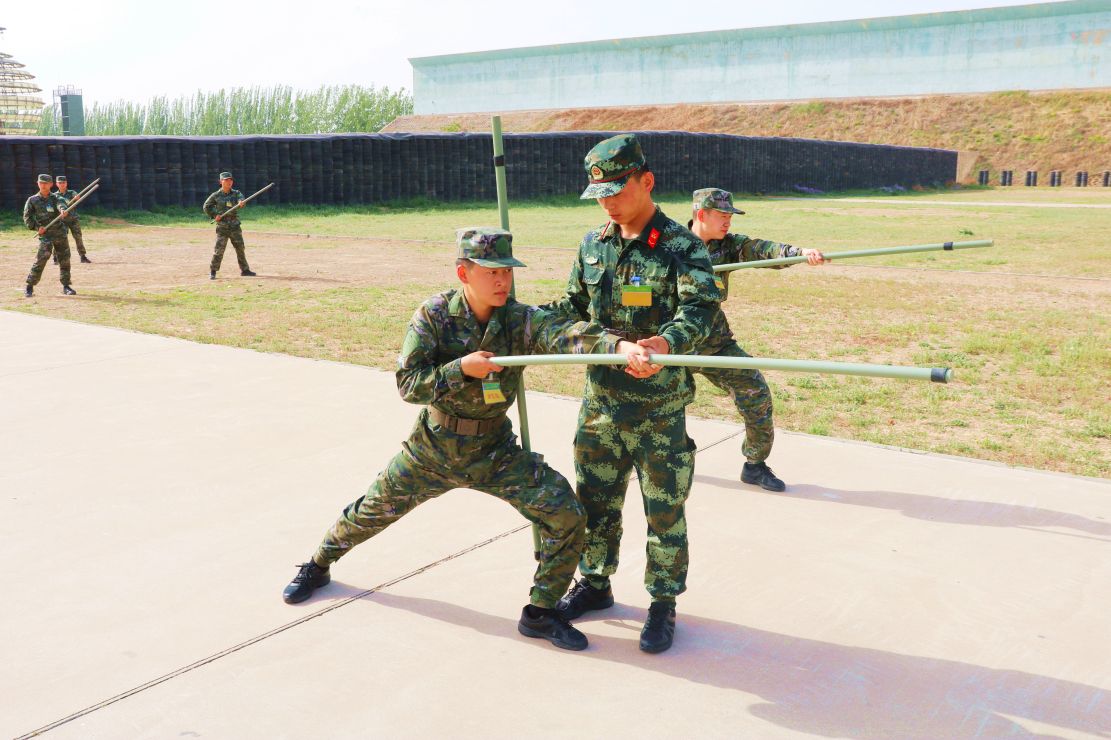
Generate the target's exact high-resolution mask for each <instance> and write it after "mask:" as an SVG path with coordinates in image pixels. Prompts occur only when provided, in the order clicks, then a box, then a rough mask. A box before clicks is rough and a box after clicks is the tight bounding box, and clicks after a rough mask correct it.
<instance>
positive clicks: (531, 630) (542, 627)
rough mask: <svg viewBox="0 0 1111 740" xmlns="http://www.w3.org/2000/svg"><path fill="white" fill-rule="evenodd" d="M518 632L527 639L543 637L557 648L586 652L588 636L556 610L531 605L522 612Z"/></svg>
mask: <svg viewBox="0 0 1111 740" xmlns="http://www.w3.org/2000/svg"><path fill="white" fill-rule="evenodd" d="M517 631H518V632H520V633H521V634H522V635H524V636H525V637H543V638H544V639H545V640H547V641H548V642H550V643H552V644H553V645H555V646H556V647H557V648H563V649H564V650H586V646H587V641H586V635H584V634H583V633H582V632H579V631H578V630H577V629H575V628H574V627H573V626H571V623H570V622H568V621H567V620H566V619H564V618H563V616H562V615H560V613H559V611H558V610H556V609H544V608H542V607H539V606H533V605H532V604H529V605H528V606H526V607H525V608H524V609H522V610H521V620H520V621H519V622H517Z"/></svg>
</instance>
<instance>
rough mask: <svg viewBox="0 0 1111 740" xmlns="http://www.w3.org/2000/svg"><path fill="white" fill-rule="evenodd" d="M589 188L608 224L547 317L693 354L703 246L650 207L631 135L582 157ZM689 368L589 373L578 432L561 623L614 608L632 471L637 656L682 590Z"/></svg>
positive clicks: (666, 626)
mask: <svg viewBox="0 0 1111 740" xmlns="http://www.w3.org/2000/svg"><path fill="white" fill-rule="evenodd" d="M584 165H585V167H586V172H587V175H588V177H589V185H588V187H587V188H586V190H585V191H583V194H582V197H583V198H595V199H597V201H598V203H599V205H601V206H602V208H603V209H604V210H605V211H606V213H607V214H608V216H609V218H610V221H609V222H608V223H607V224H605V225H604V226H602V227H600V228H598V229H595V230H593V231H591V232H589V233H588V234H587V235H586V236H585V237H584V238H583V240H582V242H581V244H580V245H579V254H578V257H577V258H576V260H575V263H574V265H573V266H572V268H571V276H570V278H569V279H568V282H567V291H566V293H565V294H564V296H563V297H562V298H561V299H560V300H559V301H557V302H555V303H553V304H552V306H551V307H552V308H553V309H555V310H558V311H560V312H561V313H562V314H564V315H565V316H567V317H569V318H572V319H578V320H584V319H589V320H591V321H594V322H598V323H599V324H601V325H602V326H605V327H607V329H608V330H609V331H611V332H614V333H617V334H619V335H621V336H622V337H624V338H625V339H627V340H630V341H635V342H636V343H637V344H638V345H640V346H641V347H643V348H644V350H645V351H647V352H656V353H667V352H671V353H681V354H690V353H694V352H697V351H699V348H700V347H701V345H702V343H703V342H704V341H705V340H706V337H707V336H708V335H709V333H710V328H711V326H712V324H713V320H714V316H715V314H716V313H717V311H718V300H719V295H718V290H717V288H716V287H715V286H714V276H713V273H712V272H711V267H710V259H709V255H708V254H707V253H706V246H705V245H704V244H703V243H702V241H701V240H700V239H698V237H696V236H695V235H694V234H692V233H691V232H690V231H688V230H687V229H686V228H684V227H683V226H681V225H679V224H677V223H676V222H675V221H672V220H671V219H670V218H668V217H667V216H665V215H664V214H663V213H662V212H661V211H660V209H659V208H658V207H657V206H656V204H655V203H654V202H653V201H652V190H653V188H654V186H655V176H654V175H653V173H652V172H651V171H649V169H648V166H647V162H646V160H645V157H644V152H643V151H642V150H641V147H640V143H639V142H638V141H637V138H636V136H634V135H632V134H622V135H619V136H614V137H612V138H609V139H606V140H605V141H603V142H601V143H600V144H598V145H597V146H595V147H594V148H593V149H591V150H590V152H589V153H587V155H586V158H585V161H584ZM692 400H694V382H693V380H692V379H691V374H690V372H689V371H687V370H686V369H685V368H677V367H664V368H661V367H660V366H658V365H652V364H649V363H648V362H647V358H646V357H643V356H641V357H640V358H637V357H630V360H629V367H628V368H626V369H624V370H622V369H621V368H613V367H605V366H597V365H594V366H590V367H589V368H588V369H587V375H586V390H585V392H584V395H583V402H582V406H581V408H580V411H579V425H578V430H577V432H576V435H575V478H576V485H577V490H578V495H579V500H580V501H581V502H582V504H583V507H584V508H585V509H586V538H585V541H584V544H583V554H582V559H581V561H580V564H579V570H580V572H581V573H582V575H583V579H582V580H581V581H579V582H578V583H577V584H575V586H574V588H572V589H571V591H570V592H569V593H568V594H567V595H566V596H565V597H564V598H563V599H561V600H560V610H561V612H562V613H563V614H564V616H565V617H566V618H568V619H575V618H577V617H578V616H580V615H582V614H583V613H584V612H587V611H590V610H594V609H605V608H607V607H609V606H612V605H613V592H612V591H611V589H610V576H611V575H612V574H613V573H614V572H616V570H617V564H618V549H619V546H620V542H621V532H622V524H621V508H622V504H623V502H624V499H625V492H626V489H627V488H628V484H629V476H630V473H631V472H632V470H633V469H634V468H635V469H636V471H637V477H638V479H639V481H640V490H641V496H642V497H643V499H644V512H645V516H646V518H647V520H648V545H647V560H648V562H647V566H646V569H645V575H644V585H645V587H646V588H647V590H648V593H649V595H650V596H651V598H652V603H651V605H650V606H649V609H648V618H647V620H646V621H645V624H644V628H643V629H642V630H641V635H640V648H641V650H644V651H646V652H650V653H658V652H662V651H664V650H667V649H668V648H669V647H671V644H672V640H673V637H674V633H675V598H676V597H677V596H678V595H679V594H681V593H683V591H684V590H686V578H687V562H688V553H687V523H686V519H685V517H684V502H685V501H686V500H687V495H688V493H689V492H690V486H691V478H692V476H693V474H694V450H695V446H694V443H693V442H692V441H691V439H690V437H688V436H687V429H686V406H687V405H688V404H689V403H690V402H691V401H692Z"/></svg>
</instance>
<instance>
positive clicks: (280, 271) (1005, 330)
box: [0, 226, 1111, 476]
mask: <svg viewBox="0 0 1111 740" xmlns="http://www.w3.org/2000/svg"><path fill="white" fill-rule="evenodd" d="M86 234H87V238H86V243H87V245H88V248H89V256H90V258H91V259H92V260H93V263H92V264H81V263H79V262H76V261H74V263H73V265H72V270H73V286H74V288H75V289H76V290H77V292H78V295H77V296H75V297H66V296H62V295H61V286H60V284H59V282H58V270H57V268H56V267H55V266H53V265H48V266H47V269H46V272H45V274H44V276H43V280H42V282H40V284H39V285H38V287H37V288H36V293H35V297H34V298H32V299H27V298H25V297H24V296H23V283H24V276H25V275H26V273H27V270H28V269H29V268H30V266H31V261H32V256H33V253H34V248H35V245H34V240H33V239H30V238H27V239H26V244H25V245H12V244H11V240H9V246H7V247H0V273H2V274H4V275H7V276H8V277H7V278H6V279H5V282H6V284H7V287H6V288H4V289H3V290H0V309H10V310H18V311H26V312H30V313H36V314H44V315H49V316H56V317H60V318H66V319H71V320H76V321H82V322H87V323H95V324H106V325H110V326H118V327H122V328H127V329H134V330H138V331H145V332H151V333H158V334H166V335H170V336H178V337H182V338H187V339H193V340H197V341H202V342H210V343H218V344H228V345H231V346H238V347H248V348H251V349H257V350H261V351H273V352H283V353H288V354H295V355H301V356H308V357H316V358H322V359H333V360H339V361H346V362H354V363H359V364H365V365H370V366H374V367H378V368H380V369H384V370H392V369H393V367H394V363H395V362H396V356H397V351H398V349H399V347H400V343H401V339H402V335H403V329H404V326H405V323H406V322H407V321H408V319H409V317H410V316H411V315H412V312H413V310H414V309H415V308H416V306H417V305H418V304H419V303H420V302H421V300H423V299H424V298H426V297H427V296H429V295H431V294H432V293H435V292H438V291H439V290H444V289H447V288H450V287H453V286H454V285H455V279H454V276H453V270H452V264H453V261H454V257H453V255H454V251H453V250H452V248H451V246H450V245H449V244H447V243H446V242H426V241H403V240H392V239H372V238H344V237H334V236H321V237H308V236H303V235H280V234H276V233H272V232H271V233H268V232H256V231H250V230H248V231H246V233H245V236H246V241H247V256H248V259H249V261H250V263H251V266H252V269H254V270H255V271H257V272H258V277H256V278H244V277H241V276H240V275H239V270H238V268H237V266H236V262H235V254H234V250H232V248H231V247H230V245H229V247H228V249H227V251H226V253H225V255H224V263H223V267H222V270H221V272H220V273H219V279H218V280H216V281H211V280H209V278H208V264H209V260H210V258H211V254H212V245H213V235H212V232H211V231H210V230H208V229H204V228H199V229H194V228H169V227H142V226H126V227H124V226H121V227H117V228H107V229H105V228H99V229H93V230H87V231H86ZM74 256H75V257H76V253H75V254H74ZM518 256H520V257H521V258H522V259H523V260H524V261H525V262H526V263H527V264H528V268H527V269H524V270H521V271H519V274H518V295H519V297H520V298H521V300H524V301H527V302H532V303H540V302H544V301H547V300H552V299H554V298H556V297H558V296H559V294H560V293H561V292H562V289H563V286H564V283H565V281H566V278H567V274H568V270H569V267H570V264H571V260H572V259H573V251H572V250H568V249H565V248H564V249H560V248H545V247H529V246H527V245H523V246H520V247H519V249H518ZM786 275H789V277H784V276H786ZM742 280H743V282H742V283H740V284H741V285H743V286H744V290H743V291H738V294H737V295H734V296H731V297H730V299H729V301H727V302H726V303H725V304H724V308H725V311H726V314H727V316H728V317H729V320H730V324H731V326H732V327H733V330H734V332H735V333H736V335H737V338H738V341H739V342H740V343H741V345H742V346H744V347H745V349H747V350H748V351H749V353H750V354H752V355H755V356H758V357H760V356H763V357H796V358H800V359H830V360H842V361H849V362H874V363H881V364H906V365H918V366H926V365H928V366H943V365H944V366H952V367H953V368H954V369H955V371H956V377H957V381H956V382H955V383H954V384H952V385H949V386H935V385H934V384H926V383H900V382H897V381H876V380H871V379H862V378H845V377H842V376H804V375H798V374H789V373H769V374H768V378H769V382H770V384H771V386H772V390H773V394H774V397H775V403H776V421H777V426H780V427H782V428H786V429H791V430H795V431H803V432H810V433H815V434H825V435H831V436H838V437H848V438H854V439H861V440H864V441H873V442H881V443H885V444H893V445H896V446H902V447H910V448H914V449H924V450H931V451H936V452H943V453H950V454H957V455H963V456H970V457H979V458H985V459H994V460H998V461H1001V462H1007V463H1012V464H1020V465H1027V466H1031V467H1039V468H1045V469H1053V470H1060V471H1065V472H1074V473H1081V474H1086V475H1097V476H1100V475H1108V474H1109V471H1111V430H1109V428H1108V427H1109V426H1111V422H1109V420H1108V418H1107V416H1108V415H1107V413H1106V409H1107V402H1106V398H1105V397H1104V399H1103V400H1099V399H1100V395H1101V393H1102V392H1101V391H1100V390H1099V386H1100V385H1101V384H1104V383H1105V379H1106V377H1107V368H1104V369H1103V370H1099V365H1100V364H1101V363H1102V360H1101V359H1100V358H1101V357H1103V356H1104V354H1103V353H1105V351H1106V350H1105V348H1104V349H1100V347H1099V346H1096V345H1098V344H1102V339H1101V335H1100V334H1099V332H1098V331H1097V332H1096V333H1095V334H1089V335H1085V332H1086V331H1087V329H1088V327H1089V326H1091V324H1089V323H1085V317H1099V316H1107V315H1108V310H1109V306H1111V280H1106V279H1077V278H1068V277H1053V276H1047V277H1037V276H1034V277H1031V276H1015V275H1003V274H991V275H986V274H983V273H971V272H969V273H962V272H954V271H950V270H936V271H934V270H928V269H921V268H893V267H875V266H872V267H868V268H866V269H861V267H858V266H854V265H852V264H850V263H847V262H845V263H833V264H829V265H825V266H823V267H821V268H801V269H796V270H791V271H773V270H746V271H744V276H743V278H742ZM1099 325H1100V324H1098V322H1097V324H1095V326H1099ZM1093 343H1095V344H1093ZM529 377H530V385H529V387H530V388H532V389H534V390H545V391H548V392H553V393H557V394H563V395H569V396H577V395H578V393H579V392H580V389H581V387H582V372H581V369H580V368H574V369H571V370H568V369H566V368H532V369H530V371H529ZM1103 390H1106V386H1105V385H1104V387H1103ZM692 413H694V414H696V415H699V416H711V417H717V418H726V419H731V420H737V416H736V412H735V410H734V409H733V408H732V404H731V402H730V400H729V398H728V397H727V396H725V395H724V394H722V393H721V392H720V391H718V390H717V389H716V388H713V387H712V386H710V385H709V384H708V383H700V389H699V399H698V400H697V401H696V403H695V405H694V406H693V407H692Z"/></svg>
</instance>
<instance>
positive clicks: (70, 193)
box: [54, 190, 81, 224]
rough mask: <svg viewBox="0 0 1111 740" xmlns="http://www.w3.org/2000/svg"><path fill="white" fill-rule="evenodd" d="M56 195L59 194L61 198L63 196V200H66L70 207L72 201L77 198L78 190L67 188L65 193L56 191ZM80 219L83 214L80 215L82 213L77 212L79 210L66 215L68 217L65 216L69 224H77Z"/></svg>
mask: <svg viewBox="0 0 1111 740" xmlns="http://www.w3.org/2000/svg"><path fill="white" fill-rule="evenodd" d="M54 195H56V196H58V197H59V198H61V199H62V200H64V201H65V202H66V208H69V205H70V203H72V202H73V201H75V200H77V191H76V190H66V192H64V193H61V192H59V193H54ZM80 220H81V216H80V214H78V213H77V211H74V212H73V215H71V216H66V218H65V221H66V223H67V224H75V223H77V222H78V221H80Z"/></svg>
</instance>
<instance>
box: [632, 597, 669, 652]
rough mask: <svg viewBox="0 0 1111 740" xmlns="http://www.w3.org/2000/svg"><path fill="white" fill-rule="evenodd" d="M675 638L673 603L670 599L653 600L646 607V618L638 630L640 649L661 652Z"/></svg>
mask: <svg viewBox="0 0 1111 740" xmlns="http://www.w3.org/2000/svg"><path fill="white" fill-rule="evenodd" d="M674 639H675V604H673V603H672V602H670V601H653V602H652V605H651V606H650V607H648V619H647V620H645V622H644V629H642V630H641V631H640V649H641V650H643V651H644V652H646V653H662V652H663V651H664V650H667V649H668V648H669V647H671V642H672V640H674Z"/></svg>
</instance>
